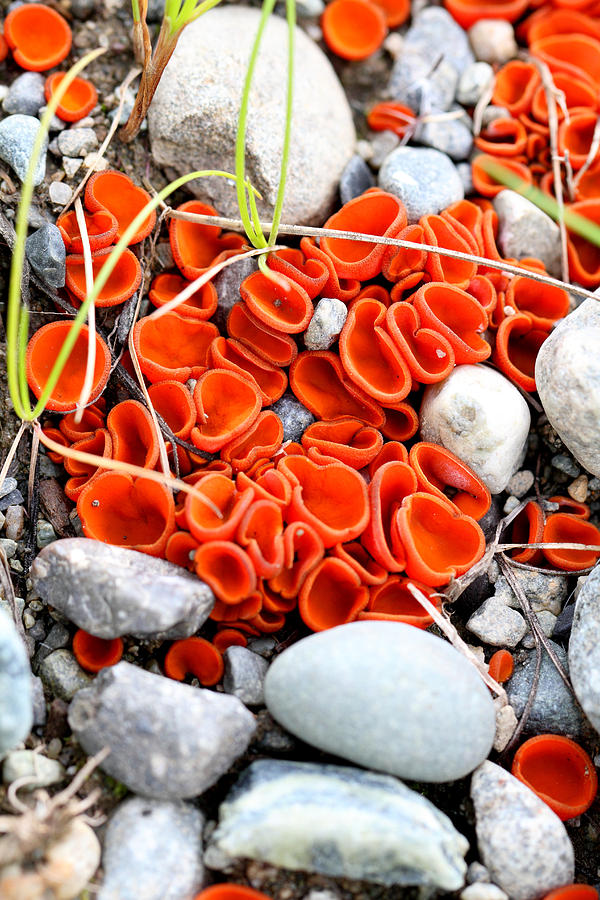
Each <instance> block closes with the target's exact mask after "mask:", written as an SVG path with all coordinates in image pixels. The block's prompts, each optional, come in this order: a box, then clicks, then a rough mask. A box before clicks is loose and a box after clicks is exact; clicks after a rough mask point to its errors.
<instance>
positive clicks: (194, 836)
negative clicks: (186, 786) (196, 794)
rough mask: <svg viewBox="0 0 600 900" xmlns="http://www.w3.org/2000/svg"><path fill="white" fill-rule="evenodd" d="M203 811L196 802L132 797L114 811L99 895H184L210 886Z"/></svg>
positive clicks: (166, 898)
mask: <svg viewBox="0 0 600 900" xmlns="http://www.w3.org/2000/svg"><path fill="white" fill-rule="evenodd" d="M203 826H204V819H203V816H202V813H201V812H200V811H199V810H197V809H196V808H195V806H192V804H191V803H171V802H169V801H166V800H149V799H145V798H143V797H131V798H129V799H128V800H125V801H124V802H123V803H120V804H119V806H118V807H117V809H116V810H115V811H114V812H113V814H112V815H111V817H110V819H109V822H108V826H107V828H106V835H105V838H104V851H103V854H102V867H103V869H104V878H103V880H102V885H101V886H100V890H99V892H98V900H140V898H143V900H182V898H184V897H185V898H187V897H190V898H191V897H193V896H195V894H196V893H197V892H198V891H199V890H200V889H201V888H202V887H203V886H204V883H205V871H204V866H203V865H202V829H203Z"/></svg>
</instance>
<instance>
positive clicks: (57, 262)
mask: <svg viewBox="0 0 600 900" xmlns="http://www.w3.org/2000/svg"><path fill="white" fill-rule="evenodd" d="M25 253H26V255H27V260H28V262H29V264H30V266H31V268H32V269H33V270H34V272H35V273H36V274H37V275H39V276H40V278H41V279H42V281H45V282H46V284H49V285H50V287H53V288H61V287H64V284H65V260H66V251H65V244H64V241H63V239H62V235H61V233H60V231H59V230H58V228H57V227H56V225H52V223H50V222H46V224H45V225H42V227H41V228H38V230H37V231H34V232H33V234H30V235H29V237H28V238H27V240H26V241H25Z"/></svg>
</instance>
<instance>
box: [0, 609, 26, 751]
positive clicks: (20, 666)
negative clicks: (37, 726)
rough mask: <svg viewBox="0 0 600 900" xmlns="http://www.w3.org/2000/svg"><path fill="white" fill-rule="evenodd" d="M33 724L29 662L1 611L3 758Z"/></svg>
mask: <svg viewBox="0 0 600 900" xmlns="http://www.w3.org/2000/svg"><path fill="white" fill-rule="evenodd" d="M32 721H33V704H32V698H31V672H30V669H29V661H28V659H27V654H26V652H25V647H24V646H23V643H22V641H21V638H20V637H19V635H18V634H17V630H16V628H15V626H14V625H13V623H12V620H11V618H10V617H9V615H8V614H7V613H6V612H5V611H4V610H3V609H0V756H2V755H4V753H6V752H7V751H8V750H12V748H13V747H15V746H16V745H17V744H18V743H19V742H20V741H22V740H24V739H25V738H26V737H27V735H28V734H29V729H30V728H31V724H32Z"/></svg>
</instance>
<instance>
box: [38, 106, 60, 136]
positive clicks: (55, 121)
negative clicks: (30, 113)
mask: <svg viewBox="0 0 600 900" xmlns="http://www.w3.org/2000/svg"><path fill="white" fill-rule="evenodd" d="M47 109H48V107H47V106H46V105H44V106H40V108H39V109H38V111H37V117H38V119H40V120H41V119H42V118H43V116H44V113H45V112H46V110H47ZM66 127H67V123H66V122H63V120H62V119H59V118H58V116H50V121H49V122H48V131H50V132H52V131H63V130H64V129H65V128H66Z"/></svg>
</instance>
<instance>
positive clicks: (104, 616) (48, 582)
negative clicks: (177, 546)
mask: <svg viewBox="0 0 600 900" xmlns="http://www.w3.org/2000/svg"><path fill="white" fill-rule="evenodd" d="M31 578H32V581H33V585H34V587H35V590H36V591H37V592H38V594H39V595H40V597H42V599H43V600H45V601H46V602H47V603H49V604H50V605H51V606H54V607H55V608H56V609H58V610H60V612H62V613H63V614H64V615H65V616H67V618H68V619H70V621H71V622H74V623H75V624H76V625H77V626H78V627H79V628H83V629H84V630H85V631H89V633H90V634H94V635H96V637H101V638H107V639H110V638H115V637H119V636H120V635H123V634H131V635H134V636H136V637H143V636H148V635H157V634H160V635H161V636H162V637H164V638H169V639H176V638H183V637H189V635H191V634H193V633H194V632H195V631H197V630H198V628H200V626H201V625H202V624H203V623H204V622H205V620H206V619H207V618H208V616H209V614H210V611H211V610H212V608H213V605H214V602H215V598H214V595H213V593H212V591H211V589H210V588H209V587H208V585H206V584H204V582H202V581H200V580H199V579H198V578H197V577H196V576H195V575H191V574H188V573H187V572H185V571H183V570H182V569H181V568H180V567H179V566H175V565H173V564H172V563H169V562H167V561H166V560H163V559H155V558H154V557H152V556H147V555H146V554H145V553H138V552H137V551H136V550H128V549H127V548H124V547H113V546H108V545H107V544H103V543H102V542H101V541H92V540H90V539H88V538H64V539H63V540H60V541H54V543H52V544H50V545H49V546H48V547H45V548H44V549H43V550H42V551H41V553H40V554H39V555H38V557H37V558H36V560H35V562H34V564H33V566H32V567H31Z"/></svg>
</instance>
